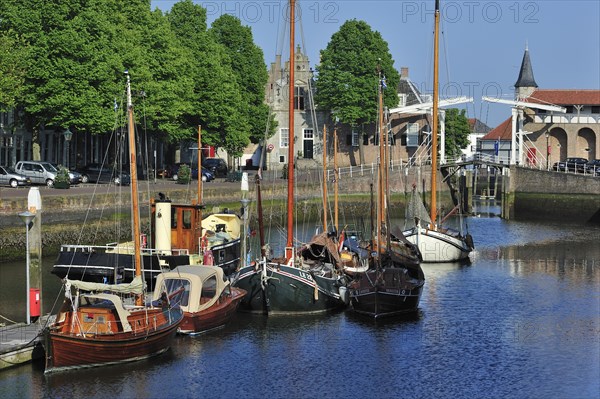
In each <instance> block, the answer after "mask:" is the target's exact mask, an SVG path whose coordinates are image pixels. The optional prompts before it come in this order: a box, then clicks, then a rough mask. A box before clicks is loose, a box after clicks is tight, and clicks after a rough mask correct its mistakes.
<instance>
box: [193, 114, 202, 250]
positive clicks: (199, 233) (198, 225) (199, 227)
mask: <svg viewBox="0 0 600 399" xmlns="http://www.w3.org/2000/svg"><path fill="white" fill-rule="evenodd" d="M202 184H203V182H202V126H200V125H198V204H197V205H198V213H197V215H198V219H197V220H196V229H197V234H196V236H195V237H194V238H195V240H194V241H195V243H194V248H196V246H197V245H198V238H199V237H202V194H203V192H202V191H203V190H202Z"/></svg>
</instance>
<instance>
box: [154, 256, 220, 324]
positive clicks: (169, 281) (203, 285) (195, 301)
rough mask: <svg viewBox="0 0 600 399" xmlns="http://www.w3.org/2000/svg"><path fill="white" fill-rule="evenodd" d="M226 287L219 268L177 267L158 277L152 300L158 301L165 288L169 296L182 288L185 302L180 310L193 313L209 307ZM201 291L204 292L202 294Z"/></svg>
mask: <svg viewBox="0 0 600 399" xmlns="http://www.w3.org/2000/svg"><path fill="white" fill-rule="evenodd" d="M177 280H179V281H180V282H178V281H177ZM209 280H210V281H209ZM215 284H216V286H215ZM207 285H208V286H207ZM228 285H229V281H227V280H225V278H224V274H223V269H221V268H220V267H217V266H203V265H189V266H177V267H176V268H175V269H173V270H171V271H170V272H166V273H161V274H159V275H158V277H157V278H156V285H155V287H156V289H155V290H154V297H153V300H155V301H157V300H159V299H160V296H161V293H162V291H163V290H164V289H165V287H168V290H169V291H170V292H169V294H171V293H172V292H176V291H177V290H178V289H180V288H184V289H185V293H184V294H183V296H184V298H185V300H184V302H183V303H182V304H181V309H182V310H183V311H184V312H190V313H195V312H199V311H201V310H204V309H207V308H209V307H211V306H212V305H213V304H214V303H215V302H216V301H217V300H218V299H219V297H220V296H221V293H222V292H223V290H224V289H225V288H226V287H227V286H228ZM203 290H205V292H204V294H203V292H202V291H203ZM186 303H187V304H186Z"/></svg>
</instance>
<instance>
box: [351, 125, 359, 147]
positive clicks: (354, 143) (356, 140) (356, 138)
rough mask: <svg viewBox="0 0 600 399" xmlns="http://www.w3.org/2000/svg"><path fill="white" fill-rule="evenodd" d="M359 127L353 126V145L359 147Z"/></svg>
mask: <svg viewBox="0 0 600 399" xmlns="http://www.w3.org/2000/svg"><path fill="white" fill-rule="evenodd" d="M358 140H359V138H358V128H356V127H353V128H352V143H351V144H352V147H358V143H359V142H358Z"/></svg>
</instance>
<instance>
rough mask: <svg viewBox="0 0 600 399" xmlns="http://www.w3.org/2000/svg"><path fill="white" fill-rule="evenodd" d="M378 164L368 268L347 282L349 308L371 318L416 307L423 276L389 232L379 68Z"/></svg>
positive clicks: (413, 252) (402, 242)
mask: <svg viewBox="0 0 600 399" xmlns="http://www.w3.org/2000/svg"><path fill="white" fill-rule="evenodd" d="M379 74H380V76H379V79H380V82H379V87H378V100H379V168H378V176H377V183H378V185H377V206H376V208H377V218H376V220H375V223H374V224H375V232H374V239H373V240H372V242H371V244H370V248H368V249H369V250H370V252H371V257H370V258H369V269H368V270H367V271H365V272H360V271H355V270H353V273H352V276H353V277H354V279H353V280H352V282H351V283H350V284H349V292H350V303H351V305H352V309H353V310H354V311H355V312H357V313H360V314H364V315H367V316H370V317H373V318H376V319H377V318H381V317H389V316H394V315H398V314H403V313H407V312H414V311H416V310H417V308H418V305H419V301H420V298H421V293H422V291H423V285H424V283H425V276H424V274H423V270H422V269H421V266H420V254H419V251H418V249H417V248H416V247H415V246H414V245H413V244H411V243H409V242H408V241H407V240H406V239H405V238H404V236H401V237H395V236H393V235H392V234H391V233H390V221H389V214H388V187H389V184H388V176H387V172H388V154H387V150H386V148H387V147H388V146H387V143H388V138H387V131H386V130H384V128H383V85H384V81H383V79H382V77H381V72H379Z"/></svg>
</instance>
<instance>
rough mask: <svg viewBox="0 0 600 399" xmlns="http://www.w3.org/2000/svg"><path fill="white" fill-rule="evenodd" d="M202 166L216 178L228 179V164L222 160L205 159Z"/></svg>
mask: <svg viewBox="0 0 600 399" xmlns="http://www.w3.org/2000/svg"><path fill="white" fill-rule="evenodd" d="M202 166H203V167H204V168H206V169H208V170H210V171H211V173H212V174H213V175H214V176H215V177H227V173H228V168H227V164H226V163H225V161H224V160H223V159H221V158H205V159H204V160H203V161H202Z"/></svg>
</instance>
